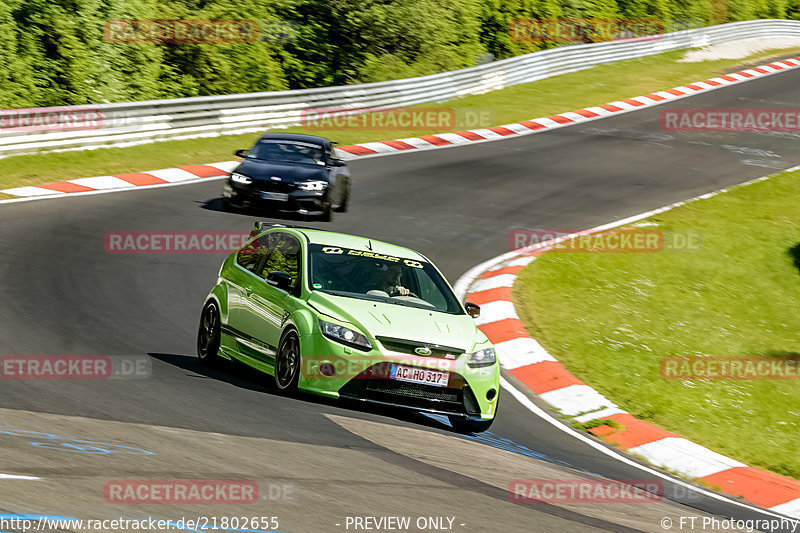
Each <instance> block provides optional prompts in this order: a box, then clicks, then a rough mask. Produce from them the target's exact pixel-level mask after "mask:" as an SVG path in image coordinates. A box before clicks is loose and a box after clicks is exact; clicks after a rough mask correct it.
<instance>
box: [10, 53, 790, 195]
mask: <svg viewBox="0 0 800 533" xmlns="http://www.w3.org/2000/svg"><path fill="white" fill-rule="evenodd" d="M798 67H800V58H797V59H787V60H785V61H777V62H775V63H770V64H769V65H762V66H760V67H756V68H751V69H747V70H743V71H741V72H737V73H735V74H727V75H725V76H719V77H717V78H711V79H708V80H703V81H698V82H694V83H689V84H687V85H681V86H679V87H675V88H673V89H668V90H666V91H658V92H654V93H650V94H646V95H644V96H634V97H632V98H628V99H626V100H621V101H617V102H610V103H607V104H603V105H600V106H595V107H587V108H585V109H578V110H576V111H569V112H567V113H561V114H559V115H553V116H550V117H544V118H535V119H531V120H525V121H522V122H515V123H513V124H505V125H502V126H496V127H494V128H481V129H475V130H467V131H458V132H454V133H438V134H436V135H426V136H423V137H409V138H405V139H395V140H391V141H377V142H368V143H361V144H354V145H352V146H340V147H337V148H336V151H337V154H338V155H339V156H340V157H342V158H344V159H348V160H350V159H357V158H364V157H376V156H384V155H391V154H397V153H400V152H405V151H408V150H435V149H438V148H450V147H454V146H462V145H464V144H471V143H476V142H488V141H496V140H499V139H504V138H507V137H510V136H514V135H528V134H531V133H538V132H541V131H547V130H552V129H555V128H561V127H564V126H572V125H574V124H580V123H582V122H588V121H591V120H597V119H601V118H605V117H607V116H610V115H616V114H622V113H627V112H630V111H635V110H637V109H642V108H645V107H649V106H655V105H660V104H663V103H666V102H670V101H672V100H678V99H681V98H686V97H689V96H694V95H695V94H698V93H701V92H704V91H711V90H714V89H719V88H721V87H726V86H729V85H735V84H737V83H742V82H745V81H749V80H753V79H756V78H760V77H764V76H770V75H772V74H777V73H779V72H783V71H786V70H792V69H795V68H798ZM237 164H238V163H237V162H236V161H224V162H221V163H208V164H206V165H192V166H188V167H180V168H167V169H161V170H151V171H148V172H136V173H131V174H117V175H113V176H96V177H93V178H79V179H74V180H68V181H64V182H59V183H49V184H45V185H31V186H27V187H14V188H12V189H3V190H0V192H2V193H5V194H10V195H13V196H18V197H58V196H64V195H65V194H74V193H89V192H95V191H104V192H105V191H118V190H130V189H136V188H138V187H152V186H164V185H169V184H177V183H182V182H191V181H197V180H200V179H214V178H219V177H222V176H225V175H227V174H228V173H229V172H230V171H231V170H232V169H233V168H235V167H236V165H237Z"/></svg>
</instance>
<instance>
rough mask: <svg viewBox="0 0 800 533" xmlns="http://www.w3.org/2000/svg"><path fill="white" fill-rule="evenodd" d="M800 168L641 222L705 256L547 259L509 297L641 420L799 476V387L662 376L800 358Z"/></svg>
mask: <svg viewBox="0 0 800 533" xmlns="http://www.w3.org/2000/svg"><path fill="white" fill-rule="evenodd" d="M798 196H800V171H798V172H789V173H782V174H778V175H776V176H773V177H772V178H771V179H769V180H766V181H761V182H757V183H755V184H751V185H747V186H741V187H734V188H732V189H730V190H729V192H727V193H723V194H719V195H717V196H714V197H712V198H709V199H705V200H700V201H695V202H691V203H689V204H686V205H684V206H681V207H679V208H676V209H673V210H671V211H668V212H666V213H662V214H659V215H656V216H654V217H652V218H649V219H647V220H646V221H643V222H645V223H653V224H657V226H653V227H644V228H643V229H659V230H662V231H669V230H690V231H695V232H700V233H701V235H702V249H701V250H700V251H695V252H660V253H617V254H612V253H550V254H545V255H544V256H541V257H540V258H539V259H537V260H536V261H534V262H533V263H531V265H529V266H528V267H526V268H525V269H523V270H522V271H521V274H520V276H519V278H518V280H517V282H516V284H515V285H514V288H513V291H514V292H513V294H514V299H515V302H516V304H517V310H518V311H519V313H520V316H521V318H522V319H523V321H524V323H525V324H526V327H527V329H528V332H529V333H530V334H531V335H532V336H533V337H535V338H536V339H537V340H539V341H540V342H541V343H542V344H543V345H544V346H545V347H546V348H547V350H548V351H549V352H550V353H551V354H552V355H553V356H554V357H555V358H556V359H558V360H559V361H560V362H561V363H563V364H564V366H566V367H567V368H568V369H569V370H570V371H571V372H572V373H573V374H575V375H576V376H577V377H578V378H580V379H582V380H584V381H585V382H586V383H588V384H589V385H591V386H592V387H594V388H595V389H597V390H599V391H600V392H601V393H602V394H604V395H605V396H606V397H608V398H609V399H610V400H611V401H613V402H615V403H617V404H618V405H619V406H620V407H622V408H623V409H624V410H626V411H628V412H630V413H631V414H633V415H634V416H636V417H637V418H640V419H642V420H647V421H649V422H652V423H654V424H656V425H657V426H660V427H662V428H665V429H667V430H670V431H673V432H675V433H677V434H679V435H681V436H683V437H686V438H688V439H689V440H692V441H694V442H697V443H699V444H701V445H703V446H706V447H708V448H710V449H711V450H714V451H716V452H719V453H722V454H724V455H727V456H730V457H733V458H735V459H738V460H740V461H742V462H744V463H746V464H748V465H751V466H755V467H759V468H763V469H767V470H770V471H772V472H775V473H777V474H781V475H784V476H789V477H793V478H795V479H800V440H798V438H797V436H798V435H800V380H783V381H781V380H748V381H742V380H737V381H674V380H665V379H662V377H661V374H660V367H659V361H660V359H661V358H662V357H668V356H699V355H706V356H721V357H742V356H778V357H783V356H789V357H800V224H798V222H800V205H798V203H797V198H798Z"/></svg>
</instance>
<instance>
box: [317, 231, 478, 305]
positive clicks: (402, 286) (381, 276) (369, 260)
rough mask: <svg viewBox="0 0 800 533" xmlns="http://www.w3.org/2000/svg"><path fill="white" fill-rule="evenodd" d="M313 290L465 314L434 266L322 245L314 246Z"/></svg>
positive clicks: (364, 251)
mask: <svg viewBox="0 0 800 533" xmlns="http://www.w3.org/2000/svg"><path fill="white" fill-rule="evenodd" d="M311 286H312V289H313V290H317V291H322V292H326V293H329V294H334V295H337V296H345V297H348V298H358V299H362V300H373V301H381V302H386V303H392V304H397V305H406V306H409V307H417V308H420V309H427V310H430V311H439V312H442V313H450V314H454V315H457V314H463V313H464V311H463V309H462V308H461V305H460V304H459V303H458V300H457V299H456V297H455V295H454V294H453V291H452V290H451V289H450V287H449V286H448V285H447V282H445V280H444V278H443V277H442V276H441V275H440V274H439V272H438V271H437V270H436V269H435V268H434V267H433V265H432V264H430V263H427V262H423V261H415V260H411V259H403V258H401V257H393V256H388V255H383V254H378V253H374V252H371V251H368V250H353V249H349V248H340V247H338V246H327V245H322V244H312V245H311Z"/></svg>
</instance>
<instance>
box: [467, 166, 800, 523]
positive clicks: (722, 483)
mask: <svg viewBox="0 0 800 533" xmlns="http://www.w3.org/2000/svg"><path fill="white" fill-rule="evenodd" d="M798 168H800V167H796V168H794V169H789V170H797V169H798ZM765 179H769V178H768V177H762V178H758V179H755V180H751V181H749V182H747V183H745V184H742V185H749V184H752V183H756V182H758V181H763V180H765ZM726 191H727V189H722V190H720V191H717V192H714V193H710V194H704V195H702V196H699V197H697V198H693V199H691V200H687V201H686V202H679V203H676V204H673V205H670V206H667V207H664V208H661V209H657V210H654V211H650V212H647V213H642V214H641V215H636V216H633V217H630V218H626V219H624V220H620V221H617V222H614V223H611V224H607V225H604V226H599V227H597V228H593V229H590V230H586V231H582V232H579V233H576V234H573V235H570V236H565V237H560V238H558V239H554V240H551V241H547V242H543V243H541V244H538V245H535V246H532V247H529V248H524V249H520V250H516V251H513V252H509V253H506V254H503V255H501V256H499V257H496V258H494V259H490V260H489V261H486V262H484V263H482V264H480V265H478V266H476V267H474V268H473V269H471V270H470V271H469V272H467V273H466V274H465V275H464V276H462V277H461V278H460V279H459V280H458V281H457V282H456V284H455V289H456V293H457V294H458V295H459V296H462V297H463V299H464V300H465V301H470V302H473V303H476V304H478V305H480V306H481V316H480V317H479V318H478V319H476V323H477V325H478V327H479V328H480V329H481V331H483V332H484V333H485V334H486V336H487V337H489V339H490V340H491V341H492V342H493V343H494V344H495V347H496V348H497V351H498V357H499V359H500V364H501V366H502V368H503V369H504V370H505V371H506V372H508V373H510V374H512V375H513V376H514V377H516V378H517V379H518V380H519V381H520V382H522V383H523V384H524V385H525V386H526V387H528V388H529V389H530V390H531V391H533V392H534V393H535V394H537V395H538V396H539V398H541V399H542V400H544V401H545V402H546V403H547V404H548V405H549V406H550V407H552V408H553V409H554V410H556V411H558V412H559V413H560V414H561V415H562V416H564V417H566V418H568V419H570V420H572V421H574V422H577V423H580V424H584V423H586V422H590V421H592V420H613V421H615V422H617V423H618V424H619V428H614V427H611V426H610V425H600V426H597V427H594V428H591V429H589V431H590V432H591V433H593V434H594V435H596V436H597V437H599V438H601V439H603V440H605V441H606V442H608V443H609V444H612V445H614V446H616V447H618V448H621V449H623V450H626V451H627V452H629V453H631V454H634V455H637V456H639V457H641V458H644V459H646V460H647V461H649V462H650V463H652V464H654V465H657V466H660V467H662V468H666V469H668V470H670V471H672V472H675V473H677V474H679V475H683V476H687V477H690V478H692V479H695V480H696V481H698V482H700V483H702V484H704V485H706V486H713V487H719V489H720V490H721V492H724V493H726V494H730V495H733V496H737V497H738V496H741V497H743V498H744V499H745V500H746V501H748V502H750V503H752V504H755V505H757V506H758V507H761V508H764V509H769V510H771V511H775V512H777V513H781V514H783V515H786V516H790V517H793V518H800V481H797V480H794V479H790V478H786V477H782V476H779V475H777V474H773V473H771V472H767V471H764V470H759V469H757V468H753V467H750V466H747V465H745V464H744V463H741V462H739V461H736V460H734V459H731V458H729V457H725V456H724V455H721V454H719V453H716V452H713V451H711V450H709V449H707V448H704V447H702V446H700V445H699V444H695V443H693V442H690V441H688V440H687V439H684V438H682V437H680V436H678V435H676V434H674V433H671V432H669V431H666V430H664V429H662V428H659V427H657V426H654V425H652V424H649V423H647V422H644V421H642V420H638V419H636V418H634V417H633V416H632V415H631V414H629V413H627V412H625V411H623V410H622V409H620V408H619V407H618V406H617V405H616V404H614V403H613V402H612V401H611V400H609V399H608V398H606V397H605V396H603V395H602V394H600V393H599V392H597V391H596V390H594V389H593V388H591V387H590V386H589V385H587V384H586V383H584V382H583V381H581V380H579V379H578V378H576V377H575V376H574V375H572V374H571V373H570V372H569V371H568V370H567V369H566V368H565V367H564V366H562V365H561V364H560V363H559V362H558V361H556V359H555V358H554V357H553V356H552V355H550V354H549V353H548V352H547V351H546V350H545V349H544V348H543V347H542V346H541V345H540V344H539V343H538V342H537V341H536V340H535V339H533V338H532V337H531V336H529V335H528V333H527V332H526V331H525V327H524V325H523V323H522V321H521V320H520V318H519V316H518V315H517V313H516V310H515V308H514V303H513V301H512V298H511V289H512V286H513V284H514V282H515V281H516V278H517V275H518V274H519V272H520V270H522V269H523V268H524V267H525V266H527V265H528V264H530V263H531V262H532V261H534V260H535V259H536V258H537V257H538V256H539V255H541V254H543V253H546V252H547V251H548V250H550V249H552V246H553V245H554V244H556V243H557V242H560V241H562V240H566V239H569V238H571V237H573V236H575V235H579V234H590V233H596V232H599V231H604V230H607V229H611V228H615V227H620V226H625V225H631V224H633V223H635V222H636V221H638V220H641V219H643V218H647V217H650V216H653V215H655V214H657V213H661V212H664V211H667V210H670V209H673V208H675V207H678V206H680V205H683V204H685V203H687V202H691V201H696V200H701V199H705V198H709V197H711V196H714V195H716V194H719V193H723V192H726ZM505 386H506V388H508V387H510V385H508V383H507V382H506V384H505ZM514 392H516V393H517V394H514V395H515V396H517V397H518V399H520V398H519V396H520V394H519V393H518V391H515V390H513V389H512V393H514ZM538 414H542V413H541V412H540V413H538Z"/></svg>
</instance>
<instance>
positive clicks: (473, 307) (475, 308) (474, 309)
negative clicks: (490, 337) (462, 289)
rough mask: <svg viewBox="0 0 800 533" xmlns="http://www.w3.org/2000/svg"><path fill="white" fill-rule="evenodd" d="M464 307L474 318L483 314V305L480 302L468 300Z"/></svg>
mask: <svg viewBox="0 0 800 533" xmlns="http://www.w3.org/2000/svg"><path fill="white" fill-rule="evenodd" d="M464 309H466V310H467V314H468V315H469V316H471V317H472V318H478V317H479V316H481V306H479V305H478V304H474V303H472V302H467V303H465V304H464Z"/></svg>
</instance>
